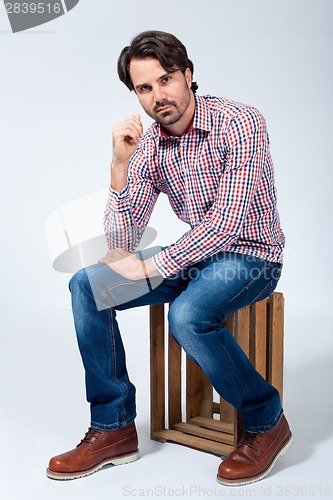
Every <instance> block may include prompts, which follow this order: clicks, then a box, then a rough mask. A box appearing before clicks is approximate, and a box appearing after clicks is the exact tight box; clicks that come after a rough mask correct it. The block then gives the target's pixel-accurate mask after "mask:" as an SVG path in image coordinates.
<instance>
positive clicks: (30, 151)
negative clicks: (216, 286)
mask: <svg viewBox="0 0 333 500" xmlns="http://www.w3.org/2000/svg"><path fill="white" fill-rule="evenodd" d="M1 7H2V6H1V5H0V50H1V52H0V58H1V59H0V62H1V77H0V104H1V114H0V116H1V118H0V126H1V130H0V141H1V143H0V147H1V153H0V154H1V158H0V160H1V187H0V189H1V193H0V200H1V213H0V217H1V238H2V244H1V261H0V262H1V274H2V290H1V316H0V321H1V359H0V370H1V376H0V381H1V395H2V398H1V415H0V419H1V424H2V443H3V444H2V449H4V448H3V446H5V450H6V451H5V452H2V453H1V455H0V470H1V474H2V475H3V479H2V485H3V486H2V488H4V489H5V492H6V495H5V496H4V498H6V500H8V499H19V498H20V499H21V498H28V497H29V498H30V497H31V498H35V499H36V498H43V499H46V498H47V499H49V498H52V499H53V498H54V499H58V498H60V497H61V498H64V499H67V498H68V499H74V498H81V499H85V498H92V497H93V498H111V496H112V497H113V498H123V496H124V495H123V493H124V491H125V490H123V488H124V486H129V487H130V488H154V487H155V486H161V487H163V486H165V487H167V488H169V489H172V488H176V487H178V486H181V485H185V486H189V485H200V486H201V487H202V488H204V489H205V488H206V490H205V491H206V492H207V491H208V489H209V488H215V486H217V483H215V473H216V468H217V466H218V463H219V460H218V459H217V458H216V457H213V456H210V455H206V454H202V453H198V452H195V451H193V450H189V449H186V448H182V447H179V446H175V445H168V444H165V445H162V444H159V443H155V442H151V441H150V440H149V438H148V435H149V426H148V419H149V362H148V361H149V357H148V317H147V309H144V308H142V309H137V310H135V311H128V312H125V313H123V314H122V315H121V317H120V323H121V325H122V327H123V332H124V334H123V335H124V342H125V344H126V348H127V352H128V365H129V371H130V375H131V377H132V379H133V382H134V383H135V384H136V385H137V389H138V412H139V416H138V420H137V422H138V427H139V432H140V440H141V452H142V455H143V458H142V459H141V460H140V461H139V462H138V463H137V464H133V465H131V466H127V467H123V468H121V467H119V468H115V469H108V470H106V471H103V472H101V473H99V474H96V475H94V476H91V477H90V478H87V479H84V480H80V481H75V482H71V483H64V484H63V483H61V484H60V483H56V482H52V481H50V480H47V479H46V478H45V476H44V469H45V467H46V466H47V462H48V460H49V458H50V456H52V455H54V454H57V453H60V452H63V451H65V450H67V449H69V448H71V447H73V446H74V445H75V444H76V443H77V442H78V441H79V440H80V438H81V437H82V436H83V434H84V432H85V430H86V427H87V426H88V423H89V411H88V406H87V404H86V403H85V394H84V384H83V370H82V367H81V362H80V358H79V354H78V351H77V346H76V341H75V338H74V331H73V326H72V319H71V311H70V297H69V293H68V290H67V283H68V280H69V277H70V275H69V274H61V273H56V272H55V271H54V270H53V269H52V267H51V263H50V260H49V256H48V251H47V245H46V238H45V231H44V224H45V220H46V219H47V217H48V215H49V214H50V213H51V212H53V211H54V210H55V209H57V208H59V207H61V206H62V205H63V204H65V203H67V202H70V201H72V200H74V199H77V198H79V197H81V196H84V195H87V194H90V193H93V192H96V191H100V190H102V189H104V188H106V187H107V185H108V182H109V163H110V158H111V129H112V125H113V124H114V123H117V122H118V121H121V120H123V119H124V118H126V117H127V116H128V115H129V114H132V113H135V112H141V109H140V107H139V104H138V102H137V100H136V97H135V95H132V94H129V92H128V90H127V89H126V88H125V87H124V86H123V85H122V84H121V83H120V82H119V81H118V79H117V74H116V60H117V57H118V54H119V52H120V50H121V49H122V48H123V46H125V45H127V44H128V43H129V41H130V39H131V38H132V36H134V35H135V34H137V33H138V32H140V31H142V30H145V29H161V30H165V31H171V32H173V33H174V34H175V35H176V36H178V37H179V38H180V39H181V40H182V41H183V42H184V43H185V45H186V46H187V47H188V51H189V56H190V58H191V59H192V60H193V62H194V65H195V75H194V77H195V79H196V80H197V81H198V84H199V93H201V94H208V93H209V94H217V95H223V96H226V97H228V98H231V99H235V100H238V101H241V102H245V103H248V104H252V105H254V106H256V107H258V108H259V109H260V110H261V111H262V112H263V114H264V115H265V117H266V120H267V124H268V129H269V133H270V138H271V144H272V154H273V159H274V163H275V168H276V180H277V187H278V196H279V198H278V200H279V209H280V214H281V219H282V223H283V228H284V230H285V233H286V236H287V248H286V254H285V269H284V274H283V277H282V279H281V281H280V284H279V288H278V289H279V290H281V291H283V292H284V294H285V298H286V322H285V334H286V339H285V345H286V353H285V400H284V401H285V408H286V412H287V414H288V416H289V419H290V422H291V424H292V426H293V430H294V434H295V438H296V443H295V445H294V447H293V448H292V450H291V451H290V452H289V454H288V455H286V457H285V458H284V459H281V460H280V461H279V463H278V465H277V466H276V468H275V469H274V471H273V472H272V474H271V476H270V477H269V478H268V479H267V480H266V481H265V483H259V484H257V485H253V491H254V492H255V495H256V496H257V497H260V496H263V495H264V491H263V489H262V488H271V490H270V492H269V495H270V496H273V497H274V494H276V495H278V493H279V492H280V491H282V492H283V491H284V492H285V490H279V488H282V489H283V488H288V487H290V488H297V487H300V486H302V487H304V488H306V491H308V492H309V491H310V490H309V488H310V486H311V487H312V486H314V487H315V488H317V490H316V496H318V497H319V496H320V494H319V492H318V491H319V490H318V488H323V487H324V486H327V485H329V486H331V487H332V477H331V474H330V471H329V465H328V463H327V461H325V455H326V456H327V457H328V456H329V450H330V449H331V448H332V428H331V422H332V416H333V412H332V382H331V381H332V376H333V372H332V361H331V360H332V350H333V349H332V347H333V340H332V335H331V333H332V332H331V330H332V326H331V325H332V306H331V298H332V294H331V282H332V267H331V264H330V250H331V242H332V237H331V231H332V230H331V227H332V226H331V220H330V219H331V213H332V206H331V199H332V196H331V193H330V191H331V186H332V173H331V164H332V160H331V143H332V102H333V101H332V88H333V82H332V63H331V61H332V13H333V12H332V11H333V8H332V7H333V5H332V2H331V1H329V0H327V1H324V0H316V1H315V0H312V1H310V0H288V1H287V0H278V1H277V0H270V1H267V0H251V1H249V0H220V1H219V2H217V1H216V0H206V1H205V2H200V1H197V0H192V1H188V0H183V1H182V2H180V1H179V0H177V1H175V0H169V1H168V2H162V3H156V1H153V0H145V1H143V2H137V1H134V0H128V1H127V2H126V5H125V4H123V3H121V2H120V3H118V2H110V1H108V0H98V2H93V1H87V0H81V1H80V3H79V4H78V5H77V6H76V7H75V9H73V10H72V11H71V12H69V13H68V14H66V15H64V16H61V17H60V18H58V19H56V20H54V21H52V22H50V23H48V24H45V25H43V26H39V27H38V28H35V29H33V30H30V31H27V32H22V33H17V34H15V35H14V34H12V33H11V31H10V27H9V22H8V18H7V16H6V12H5V10H4V8H2V9H1ZM141 116H142V118H143V121H144V125H145V127H147V126H148V125H149V123H150V120H149V118H146V117H145V116H144V115H143V113H141ZM101 216H102V214H101ZM166 218H170V224H169V226H167V225H166V223H165V220H166ZM161 221H163V223H161ZM151 225H152V226H154V227H155V228H156V229H157V230H158V231H159V237H160V241H161V242H162V243H164V244H167V243H168V242H172V241H173V240H174V239H175V238H176V237H177V236H178V235H180V234H182V232H183V231H184V230H185V226H183V225H182V224H181V223H180V222H177V220H176V219H175V217H174V216H173V215H172V213H171V211H170V209H169V208H168V205H167V202H166V200H165V199H161V200H159V202H158V205H157V208H156V211H155V213H154V215H153V218H152V220H151ZM157 455H158V456H157ZM184 464H185V465H184ZM189 464H191V465H190V466H189ZM222 488H223V487H222ZM127 491H128V490H127ZM228 491H229V490H226V491H225V494H227V492H228ZM233 491H234V492H235V493H234V496H237V495H244V494H245V493H244V490H242V491H243V493H242V491H241V490H233ZM267 491H268V490H267ZM331 491H332V490H331ZM294 493H295V496H297V491H296V490H294ZM206 494H207V493H206ZM217 494H218V493H217ZM287 494H288V493H287ZM308 494H309V493H308ZM169 496H172V495H171V494H170V492H169ZM196 496H197V497H199V494H197V495H195V493H194V492H193V494H192V498H194V497H196ZM201 496H203V494H201ZM266 496H268V495H266Z"/></svg>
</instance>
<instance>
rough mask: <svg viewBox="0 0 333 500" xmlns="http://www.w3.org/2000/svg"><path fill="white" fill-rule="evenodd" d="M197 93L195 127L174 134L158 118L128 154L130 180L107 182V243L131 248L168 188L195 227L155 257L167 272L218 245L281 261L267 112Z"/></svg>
mask: <svg viewBox="0 0 333 500" xmlns="http://www.w3.org/2000/svg"><path fill="white" fill-rule="evenodd" d="M195 101H196V109H195V114H194V120H193V124H192V126H191V127H190V129H189V130H188V131H187V132H186V133H185V134H184V135H182V136H181V137H175V136H169V135H168V134H167V133H165V131H164V130H163V128H162V127H161V126H160V125H159V124H158V123H156V122H154V123H153V124H152V125H151V126H150V127H149V128H148V130H147V131H146V133H145V134H144V136H143V138H142V139H141V141H140V143H139V146H138V148H137V150H136V151H135V153H134V154H133V156H132V157H131V159H130V162H129V173H128V182H127V185H126V186H125V187H124V189H122V191H121V192H120V193H118V192H117V191H115V190H113V189H112V188H110V189H109V194H108V200H107V205H106V209H105V214H104V226H105V233H106V237H107V241H108V245H109V248H117V247H118V248H123V249H125V250H129V251H134V250H135V248H136V247H137V245H138V244H139V241H140V239H141V237H142V234H143V231H144V229H145V227H146V226H147V223H148V221H149V218H150V216H151V213H152V211H153V208H154V205H155V202H156V200H157V197H158V195H159V194H160V193H164V194H166V195H167V196H168V198H169V202H170V205H171V207H172V209H173V211H174V212H175V214H176V215H177V217H178V218H179V219H180V220H182V221H184V222H186V223H187V224H189V226H190V229H189V231H187V232H186V233H185V234H184V235H183V236H182V237H181V238H179V239H178V240H177V241H176V242H175V243H173V244H171V245H169V246H168V247H167V248H165V249H163V250H162V251H161V252H159V253H157V254H156V255H155V256H154V257H153V261H154V265H155V266H156V268H157V269H158V271H159V272H160V273H161V274H162V276H164V277H167V276H171V275H173V274H175V273H176V272H177V271H179V270H181V269H183V268H185V267H188V266H189V265H191V264H194V263H196V262H199V261H201V260H204V259H206V258H208V257H210V256H211V255H214V254H216V253H217V252H221V251H225V252H236V253H241V254H246V255H253V256H255V257H259V258H261V259H265V260H269V261H272V262H280V263H281V262H282V251H283V247H284V241H285V238H284V234H283V232H282V230H281V227H280V220H279V214H278V211H277V206H276V188H275V185H274V168H273V163H272V159H271V155H270V149H269V137H268V133H267V129H266V123H265V119H264V118H263V116H262V115H261V113H260V112H259V111H258V110H257V109H255V108H253V107H250V106H247V105H244V104H240V103H237V102H234V101H231V100H228V99H225V98H221V97H214V96H198V95H195ZM164 222H165V221H161V223H164Z"/></svg>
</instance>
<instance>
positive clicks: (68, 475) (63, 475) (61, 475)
mask: <svg viewBox="0 0 333 500" xmlns="http://www.w3.org/2000/svg"><path fill="white" fill-rule="evenodd" d="M138 459H139V452H138V451H136V452H135V453H131V454H128V455H121V456H118V457H114V458H107V459H106V460H103V462H101V463H100V464H98V465H95V466H94V467H92V468H91V469H87V470H84V471H78V472H56V471H53V470H51V469H49V468H47V469H46V475H47V477H49V478H50V479H57V480H60V481H68V480H70V479H79V478H80V477H85V476H90V475H91V474H94V472H97V471H99V470H100V469H102V468H103V467H105V466H106V465H124V464H129V463H131V462H135V461H136V460H138Z"/></svg>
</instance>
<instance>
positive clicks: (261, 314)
mask: <svg viewBox="0 0 333 500" xmlns="http://www.w3.org/2000/svg"><path fill="white" fill-rule="evenodd" d="M266 351H267V299H264V300H260V301H259V302H256V303H255V304H252V305H251V306H250V361H251V362H252V364H253V366H254V367H255V369H256V370H257V371H258V372H259V373H260V375H261V376H262V377H264V379H266V380H267V356H266Z"/></svg>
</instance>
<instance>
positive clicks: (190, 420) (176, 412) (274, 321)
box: [150, 292, 284, 456]
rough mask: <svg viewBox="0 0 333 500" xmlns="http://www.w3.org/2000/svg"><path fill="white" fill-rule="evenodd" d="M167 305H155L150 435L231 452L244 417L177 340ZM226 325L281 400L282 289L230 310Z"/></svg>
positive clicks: (219, 452) (217, 452) (210, 450)
mask: <svg viewBox="0 0 333 500" xmlns="http://www.w3.org/2000/svg"><path fill="white" fill-rule="evenodd" d="M167 307H168V305H164V304H157V305H152V306H150V396H151V399H150V403H151V408H150V410H151V418H150V436H151V439H155V440H157V441H161V442H165V441H171V442H174V443H178V444H182V445H185V446H189V447H191V448H195V449H198V450H202V451H205V452H208V453H212V454H214V455H218V456H226V455H228V454H229V453H230V452H231V451H232V450H233V449H234V448H235V447H236V444H237V441H238V437H239V433H240V432H241V431H242V421H241V416H240V414H239V413H238V412H237V411H236V410H235V409H234V408H233V407H232V406H231V405H230V404H229V403H227V402H226V401H225V400H223V399H222V398H219V397H218V396H217V394H216V393H215V391H214V390H213V388H212V386H211V384H210V382H209V380H208V378H207V377H206V375H205V374H204V373H203V371H202V370H201V369H200V368H199V367H198V366H197V365H196V364H195V363H193V361H192V360H191V359H189V358H188V357H187V356H186V355H185V353H184V351H182V349H181V347H180V346H179V345H178V344H177V343H176V342H175V341H174V339H173V338H172V336H171V334H170V331H169V329H166V321H165V317H166V315H165V309H166V308H167ZM225 326H226V327H227V328H228V330H229V331H230V332H231V333H232V334H233V336H234V337H235V339H236V340H237V342H238V343H239V344H240V346H241V347H242V349H243V350H244V352H245V353H246V354H247V356H248V357H249V359H250V361H251V362H252V364H253V365H254V367H255V368H256V369H257V370H258V371H259V373H260V374H261V375H262V376H263V377H264V378H265V379H266V380H267V381H268V382H270V383H271V384H273V385H274V386H275V387H276V388H277V389H278V391H279V392H280V396H281V400H282V388H283V326H284V298H283V295H282V293H278V292H274V293H273V294H272V295H271V296H270V297H269V298H268V299H264V300H262V301H260V302H257V303H255V304H252V305H250V306H247V307H244V308H243V309H240V310H239V311H237V312H235V313H232V314H230V315H229V316H228V317H227V319H226V322H225ZM216 397H217V398H218V399H217V400H216ZM184 399H185V401H184ZM166 409H167V411H166ZM183 414H185V415H184V418H183Z"/></svg>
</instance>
